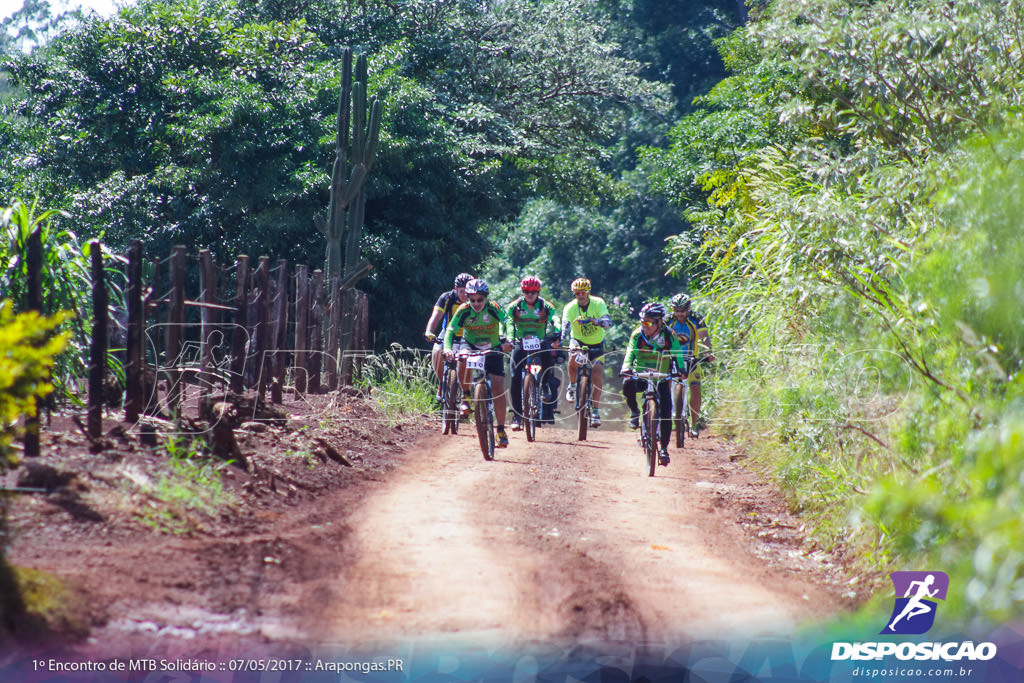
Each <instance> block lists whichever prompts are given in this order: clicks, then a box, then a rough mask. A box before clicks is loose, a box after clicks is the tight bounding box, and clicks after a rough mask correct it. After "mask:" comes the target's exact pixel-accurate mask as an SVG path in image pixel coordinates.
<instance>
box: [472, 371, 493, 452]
mask: <svg viewBox="0 0 1024 683" xmlns="http://www.w3.org/2000/svg"><path fill="white" fill-rule="evenodd" d="M473 411H474V419H475V421H476V435H477V437H479V439H480V451H481V452H482V453H483V454H484V460H494V422H492V420H491V396H490V392H488V391H487V383H486V382H483V381H480V382H477V383H476V385H475V386H474V387H473Z"/></svg>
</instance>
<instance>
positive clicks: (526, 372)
mask: <svg viewBox="0 0 1024 683" xmlns="http://www.w3.org/2000/svg"><path fill="white" fill-rule="evenodd" d="M518 344H520V345H521V348H522V350H523V352H524V353H525V354H527V355H526V356H525V357H524V358H523V365H522V369H521V370H520V372H521V373H522V385H521V386H522V400H521V402H520V404H519V405H520V407H521V408H522V412H523V428H524V429H525V431H526V440H527V441H533V440H534V439H536V437H537V425H538V424H539V423H540V381H541V371H542V370H543V367H544V366H543V364H542V363H541V362H540V360H539V359H538V358H537V356H536V355H535V354H536V353H537V352H539V351H541V350H542V348H543V347H542V344H541V339H540V338H539V337H535V336H529V337H523V338H522V339H520V340H519V341H518Z"/></svg>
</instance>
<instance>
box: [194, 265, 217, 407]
mask: <svg viewBox="0 0 1024 683" xmlns="http://www.w3.org/2000/svg"><path fill="white" fill-rule="evenodd" d="M199 280H200V288H201V291H202V294H201V302H202V303H203V304H205V305H204V306H203V307H202V308H200V309H199V316H200V321H201V326H200V329H201V332H200V334H201V335H202V336H201V338H200V340H199V387H200V394H201V396H202V397H201V398H200V400H199V405H200V406H203V405H204V400H203V399H204V398H205V397H206V396H207V395H208V394H209V393H210V392H212V391H213V384H214V375H213V335H214V333H215V332H216V330H217V323H218V322H219V320H218V318H219V314H218V309H217V308H216V307H217V306H218V305H219V304H220V299H219V298H218V296H217V265H216V264H215V263H214V262H213V256H212V255H211V254H210V250H209V249H200V250H199ZM200 412H202V409H200ZM200 419H205V416H204V415H200Z"/></svg>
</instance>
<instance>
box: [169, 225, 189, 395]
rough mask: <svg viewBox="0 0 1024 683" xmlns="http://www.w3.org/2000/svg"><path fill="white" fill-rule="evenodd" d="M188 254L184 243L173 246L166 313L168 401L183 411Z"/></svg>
mask: <svg viewBox="0 0 1024 683" xmlns="http://www.w3.org/2000/svg"><path fill="white" fill-rule="evenodd" d="M186 259H187V256H186V254H185V247H184V245H180V244H179V245H177V246H175V247H174V248H173V249H172V250H171V294H170V310H169V311H168V313H167V350H166V356H165V360H166V361H168V370H167V378H168V379H167V384H168V386H167V405H168V407H169V408H170V410H171V412H172V413H175V414H180V413H181V402H182V397H183V396H184V390H185V387H184V385H183V383H184V373H183V372H182V369H181V363H182V360H183V359H182V353H183V352H184V350H185V342H184V332H185V261H186Z"/></svg>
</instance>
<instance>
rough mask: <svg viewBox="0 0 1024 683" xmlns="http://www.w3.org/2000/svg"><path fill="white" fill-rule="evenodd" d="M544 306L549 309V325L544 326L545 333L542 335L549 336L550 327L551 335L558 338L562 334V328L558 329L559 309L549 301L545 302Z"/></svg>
mask: <svg viewBox="0 0 1024 683" xmlns="http://www.w3.org/2000/svg"><path fill="white" fill-rule="evenodd" d="M544 307H545V308H546V309H547V311H548V327H546V328H544V334H542V335H541V336H544V337H546V336H548V329H550V330H551V337H553V338H556V337H557V336H558V335H560V334H561V330H559V329H558V311H556V310H555V307H554V306H552V305H551V304H550V303H549V302H547V301H545V302H544ZM554 341H557V339H554Z"/></svg>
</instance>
